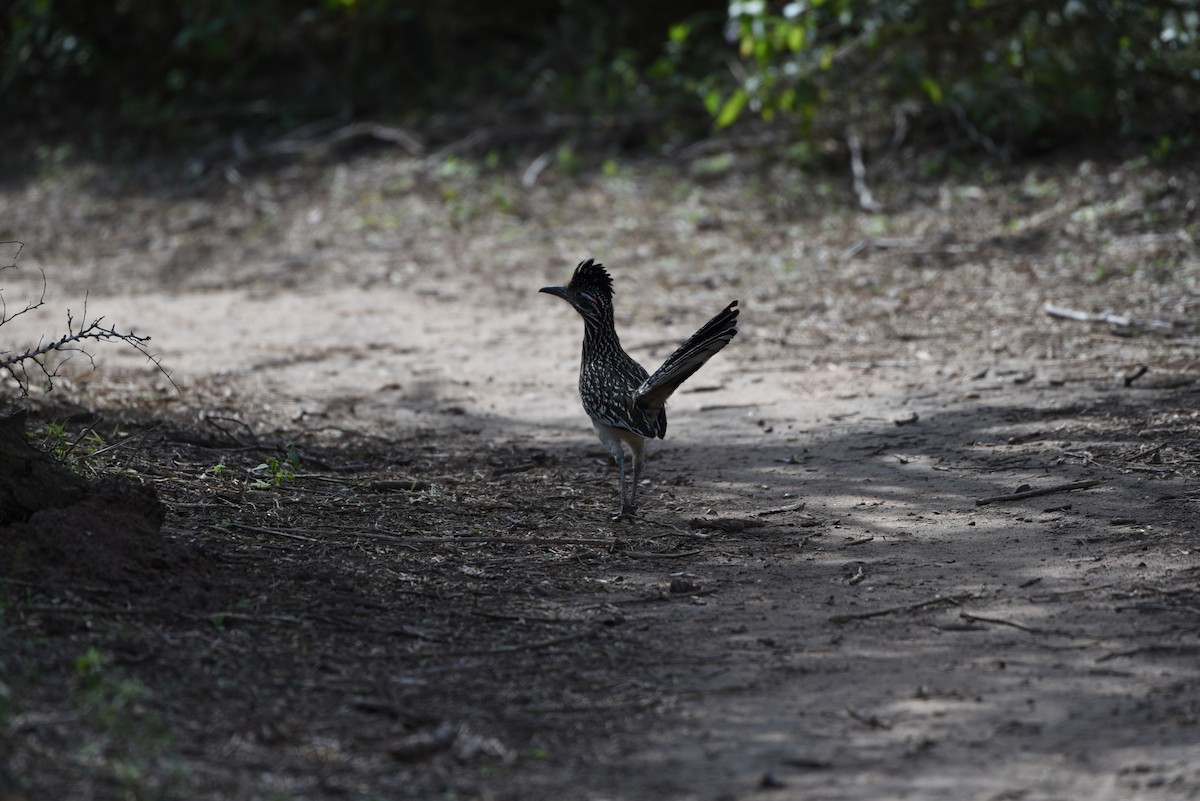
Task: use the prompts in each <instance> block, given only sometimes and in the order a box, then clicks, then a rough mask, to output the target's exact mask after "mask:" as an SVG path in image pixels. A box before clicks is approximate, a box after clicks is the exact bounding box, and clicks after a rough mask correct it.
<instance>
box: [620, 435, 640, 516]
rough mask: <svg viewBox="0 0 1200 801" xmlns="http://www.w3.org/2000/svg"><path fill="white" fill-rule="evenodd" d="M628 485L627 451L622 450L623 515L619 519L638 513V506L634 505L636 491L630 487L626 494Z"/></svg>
mask: <svg viewBox="0 0 1200 801" xmlns="http://www.w3.org/2000/svg"><path fill="white" fill-rule="evenodd" d="M626 485H627V482H626V480H625V449H624V448H622V449H621V513H620V514H619V515H617V517H622V516H624V515H631V514H633V513H634V512H635V511H637V506H636V505H635V504H634V503H633V493H634V491H635V490H634V488H633V487H630V488H629V490H628V492H626V489H625V487H626ZM626 497H628V498H629V500H628V501H626V500H625V498H626Z"/></svg>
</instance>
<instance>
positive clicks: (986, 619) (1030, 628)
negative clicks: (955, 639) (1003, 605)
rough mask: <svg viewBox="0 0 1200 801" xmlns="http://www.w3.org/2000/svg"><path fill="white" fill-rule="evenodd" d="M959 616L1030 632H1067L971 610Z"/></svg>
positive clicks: (964, 618) (977, 621)
mask: <svg viewBox="0 0 1200 801" xmlns="http://www.w3.org/2000/svg"><path fill="white" fill-rule="evenodd" d="M958 616H959V617H961V618H962V619H963V620H973V621H975V622H976V623H992V624H994V625H997V626H1008V627H1010V628H1014V629H1019V630H1021V631H1027V632H1029V633H1030V634H1065V633H1066V632H1062V631H1054V630H1052V629H1039V628H1037V627H1035V626H1026V625H1025V624H1024V623H1017V622H1015V621H1012V620H1005V619H1004V618H999V617H984V616H983V615H972V614H971V613H970V612H959V613H958Z"/></svg>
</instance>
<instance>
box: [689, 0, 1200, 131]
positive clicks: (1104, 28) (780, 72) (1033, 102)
mask: <svg viewBox="0 0 1200 801" xmlns="http://www.w3.org/2000/svg"><path fill="white" fill-rule="evenodd" d="M729 22H730V27H731V29H732V30H735V31H736V35H737V42H738V49H739V55H740V57H741V59H742V64H743V66H744V68H745V71H744V76H743V77H742V79H741V80H739V81H737V84H736V85H735V86H733V87H731V88H727V89H725V90H724V91H723V92H714V93H712V94H710V96H708V97H706V104H707V106H708V108H709V111H710V113H711V114H712V115H713V118H714V119H715V121H716V125H717V127H725V126H728V125H730V124H732V123H733V122H734V121H736V120H737V119H739V118H740V117H742V116H743V114H744V112H745V111H746V110H747V109H749V110H750V111H752V112H754V113H756V114H758V115H759V116H761V117H763V118H764V119H768V120H769V119H772V118H774V117H777V116H781V115H786V116H788V117H790V118H794V119H796V120H797V121H798V122H799V123H800V124H801V126H803V127H808V126H811V125H812V124H813V123H814V121H816V120H817V119H818V116H821V117H833V116H839V117H840V121H841V122H842V123H845V122H847V121H850V122H859V121H861V120H862V119H864V118H869V117H870V116H871V115H873V114H874V115H879V116H880V118H884V119H886V118H890V117H891V116H893V115H894V114H895V112H896V111H897V110H898V109H899V108H901V107H902V104H915V106H916V107H919V108H921V109H923V110H925V111H926V112H932V113H933V114H934V115H938V116H942V117H944V118H946V119H947V120H948V121H950V122H952V123H953V124H954V125H955V126H961V127H962V128H964V129H965V130H966V131H967V133H968V135H969V136H971V137H972V138H975V139H977V140H981V141H985V139H984V138H985V137H990V138H991V139H994V140H998V141H1002V142H1017V143H1030V144H1034V145H1036V144H1038V143H1039V142H1042V141H1044V142H1047V143H1050V142H1053V141H1055V140H1062V139H1066V138H1069V137H1071V136H1073V135H1075V134H1077V133H1080V132H1086V131H1101V132H1117V131H1129V130H1133V129H1135V128H1137V127H1138V126H1143V127H1150V128H1153V127H1155V126H1156V125H1171V124H1174V125H1176V126H1181V125H1186V124H1188V122H1189V121H1188V119H1187V117H1188V116H1189V115H1190V114H1194V109H1195V108H1196V104H1197V100H1200V47H1198V45H1200V3H1197V2H1195V0H1186V2H1179V1H1178V0H1113V2H1107V3H1085V2H1081V1H1080V0H1067V1H1066V2H1048V1H1046V0H1019V1H1017V2H1004V3H993V2H983V0H927V1H926V2H916V1H915V0H874V1H873V2H852V0H807V2H805V1H803V0H800V1H797V2H787V3H784V4H777V3H768V2H765V0H744V1H742V2H731V3H730V4H729ZM1163 113H1165V115H1166V116H1165V117H1164V116H1160V115H1161V114H1163Z"/></svg>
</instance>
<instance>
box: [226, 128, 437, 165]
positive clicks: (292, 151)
mask: <svg viewBox="0 0 1200 801" xmlns="http://www.w3.org/2000/svg"><path fill="white" fill-rule="evenodd" d="M351 139H378V140H379V141H381V142H389V143H391V144H395V145H399V146H400V147H402V148H404V149H405V150H406V151H408V153H409V155H411V156H421V155H424V153H425V146H424V145H423V144H421V141H420V140H419V139H418V138H417V137H416V136H414V135H413V134H412V133H410V132H409V131H407V130H405V129H404V128H397V127H395V126H391V125H383V124H382V123H378V122H370V121H363V122H354V123H351V124H349V125H345V126H342V127H341V128H338V129H336V130H334V131H331V132H329V133H327V134H324V135H320V136H305V135H303V134H302V133H300V129H297V131H293V132H292V133H291V134H290V135H288V136H286V137H284V138H282V139H278V140H276V141H275V142H272V143H271V144H269V145H265V146H263V147H262V148H259V149H258V150H257V151H256V152H253V153H250V152H247V153H246V154H244V156H242V157H241V158H239V159H238V160H239V161H246V160H248V159H249V158H251V157H253V156H292V155H298V154H305V153H309V152H323V151H327V150H330V149H332V148H333V147H335V146H337V145H340V144H341V143H343V142H346V141H349V140H351Z"/></svg>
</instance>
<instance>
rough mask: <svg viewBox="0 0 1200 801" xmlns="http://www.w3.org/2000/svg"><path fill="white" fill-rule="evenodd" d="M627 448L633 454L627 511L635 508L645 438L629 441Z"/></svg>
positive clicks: (644, 455) (644, 453)
mask: <svg viewBox="0 0 1200 801" xmlns="http://www.w3.org/2000/svg"><path fill="white" fill-rule="evenodd" d="M629 450H630V451H631V452H632V455H633V486H631V487H630V488H629V511H630V512H634V511H636V510H637V488H638V484H639V483H640V482H641V480H642V468H643V467H645V465H646V440H644V439H639V440H638V441H637V442H636V443H630V447H629Z"/></svg>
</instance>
